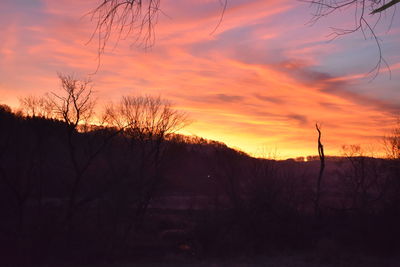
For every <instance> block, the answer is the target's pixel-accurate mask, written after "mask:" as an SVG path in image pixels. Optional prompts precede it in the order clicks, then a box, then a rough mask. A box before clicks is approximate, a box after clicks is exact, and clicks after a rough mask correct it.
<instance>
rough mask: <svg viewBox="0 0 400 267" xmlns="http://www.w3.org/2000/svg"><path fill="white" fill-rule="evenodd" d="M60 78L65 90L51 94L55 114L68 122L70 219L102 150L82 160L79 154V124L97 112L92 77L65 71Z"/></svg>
mask: <svg viewBox="0 0 400 267" xmlns="http://www.w3.org/2000/svg"><path fill="white" fill-rule="evenodd" d="M59 78H60V81H61V89H62V91H63V94H62V95H59V94H56V93H51V94H49V95H48V97H49V100H50V101H51V103H52V104H53V106H54V113H55V116H56V117H57V118H58V119H61V120H62V121H64V122H65V123H66V125H67V135H66V139H67V148H68V153H69V158H70V160H71V163H72V169H73V172H74V178H73V182H72V185H71V188H70V191H69V192H70V193H69V197H68V205H67V211H66V220H67V221H68V222H69V221H70V220H71V219H72V217H73V215H74V213H75V211H76V209H77V197H78V194H79V187H80V185H81V182H82V180H83V178H84V174H85V172H86V171H87V169H88V168H89V166H90V165H91V163H92V161H93V160H94V158H95V157H96V155H97V154H98V153H99V150H96V151H95V152H93V153H91V154H90V155H89V156H88V157H87V158H86V159H85V160H84V161H83V162H82V158H81V157H79V155H78V154H79V153H78V150H79V144H78V141H77V140H76V137H77V135H78V130H79V127H81V126H82V125H85V124H88V123H89V122H90V119H91V118H92V116H93V114H94V111H93V110H94V104H95V102H94V101H93V99H92V93H93V90H92V87H91V86H90V81H89V80H84V81H81V80H78V79H76V78H74V77H73V76H72V75H63V74H59ZM70 226H71V225H70Z"/></svg>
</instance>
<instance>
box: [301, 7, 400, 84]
mask: <svg viewBox="0 0 400 267" xmlns="http://www.w3.org/2000/svg"><path fill="white" fill-rule="evenodd" d="M302 1H303V2H306V3H310V4H311V6H313V7H315V13H314V15H313V18H312V19H311V21H310V23H311V24H314V23H316V22H317V21H319V20H320V19H322V18H324V17H326V16H329V15H332V14H333V13H339V12H341V11H344V10H349V9H350V10H352V11H353V13H354V26H353V27H352V28H345V29H341V28H336V27H332V30H333V32H332V33H331V34H330V36H331V37H332V39H335V38H337V37H341V36H343V35H347V34H351V33H355V32H359V31H361V32H362V34H363V35H364V38H365V39H366V38H367V34H370V36H371V38H372V39H373V40H374V41H375V43H376V46H377V49H378V60H377V63H376V65H375V66H374V67H373V69H372V70H371V71H370V73H374V78H375V77H376V75H378V73H379V71H380V69H381V67H382V64H383V65H385V66H386V67H387V68H388V70H389V71H390V68H389V65H388V64H387V62H386V60H385V59H384V57H383V52H382V47H381V40H380V39H379V37H378V34H377V33H376V32H375V28H376V26H377V24H379V23H380V22H381V19H382V13H383V12H392V13H391V14H390V15H391V21H390V26H391V24H392V21H393V18H394V16H395V13H396V4H398V3H399V2H400V0H392V1H390V2H389V1H385V0H302ZM390 26H389V28H390Z"/></svg>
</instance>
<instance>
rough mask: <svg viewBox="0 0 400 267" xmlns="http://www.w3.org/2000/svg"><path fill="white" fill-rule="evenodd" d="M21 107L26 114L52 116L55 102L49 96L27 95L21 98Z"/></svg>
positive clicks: (30, 115)
mask: <svg viewBox="0 0 400 267" xmlns="http://www.w3.org/2000/svg"><path fill="white" fill-rule="evenodd" d="M19 105H20V108H21V110H22V112H23V114H24V115H25V116H29V117H43V118H51V117H52V116H53V108H54V107H53V104H52V102H51V101H50V99H49V98H48V97H37V96H33V95H30V96H25V97H21V98H20V99H19Z"/></svg>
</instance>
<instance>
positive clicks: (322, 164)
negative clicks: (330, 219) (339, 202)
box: [314, 123, 325, 218]
mask: <svg viewBox="0 0 400 267" xmlns="http://www.w3.org/2000/svg"><path fill="white" fill-rule="evenodd" d="M315 128H316V129H317V132H318V155H319V160H320V168H319V173H318V179H317V190H316V196H315V200H314V201H315V203H314V205H315V206H314V209H315V215H316V217H317V218H320V216H321V207H320V202H321V182H322V176H323V174H324V169H325V154H324V146H323V145H322V143H321V126H319V125H318V124H317V123H316V124H315Z"/></svg>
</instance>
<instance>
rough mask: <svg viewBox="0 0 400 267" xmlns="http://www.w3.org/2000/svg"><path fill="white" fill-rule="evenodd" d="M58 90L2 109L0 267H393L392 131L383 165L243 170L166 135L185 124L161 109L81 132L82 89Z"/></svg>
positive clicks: (248, 164)
mask: <svg viewBox="0 0 400 267" xmlns="http://www.w3.org/2000/svg"><path fill="white" fill-rule="evenodd" d="M59 78H60V80H61V85H62V89H63V90H62V92H61V93H60V94H58V93H57V94H56V93H49V94H47V95H45V96H44V97H35V96H27V97H24V98H22V99H20V102H21V107H20V109H19V110H18V111H12V109H11V108H10V107H8V106H7V105H1V106H0V129H1V131H0V198H1V199H0V214H2V219H1V220H0V247H1V250H2V257H1V259H0V265H2V266H42V265H43V266H56V265H57V266H59V265H62V266H64V265H66V266H77V265H88V264H89V265H90V264H105V263H115V262H119V263H153V264H157V263H171V264H177V263H182V264H187V263H199V262H200V263H202V262H203V263H204V262H208V263H209V262H213V261H222V262H224V261H225V260H227V259H239V261H245V262H248V263H257V259H262V257H266V256H268V255H275V254H276V253H283V254H285V255H291V254H293V253H313V254H312V255H314V256H313V257H312V258H313V260H311V261H310V262H308V263H307V264H306V265H304V266H314V265H313V264H316V265H315V266H320V264H338V263H341V262H342V260H343V261H344V262H347V263H348V262H349V258H350V259H358V258H359V257H358V256H357V255H370V256H371V257H374V256H376V257H377V258H380V259H382V260H384V259H388V258H391V257H395V256H396V255H398V254H397V253H398V252H399V249H400V244H399V242H398V240H399V239H400V228H399V225H400V154H399V151H400V150H399V148H400V146H399V144H400V142H399V140H400V135H399V131H398V129H397V130H394V131H393V134H392V135H391V136H388V137H387V138H386V139H385V144H386V147H387V156H386V157H385V158H374V157H369V156H367V154H366V153H365V151H363V149H362V148H361V147H359V146H356V145H354V146H348V147H345V148H344V151H345V153H344V154H343V156H335V157H330V156H325V155H324V154H323V151H322V155H321V151H320V155H319V156H309V157H307V158H296V159H287V160H277V159H273V158H269V159H267V158H255V157H252V156H249V155H248V154H246V153H244V152H241V151H238V150H235V149H232V148H229V147H228V146H226V145H225V144H223V143H221V142H217V141H211V140H206V139H203V138H201V137H196V136H185V135H182V134H178V133H176V131H177V130H179V129H181V128H183V127H185V125H187V124H188V123H190V119H189V118H188V116H187V115H186V114H185V113H182V112H180V111H177V110H175V109H174V108H173V107H172V105H171V104H170V103H169V102H168V101H166V100H163V99H161V98H160V97H152V96H126V97H122V99H121V101H120V102H119V103H114V104H112V103H111V104H109V105H108V106H106V107H104V112H103V113H104V114H103V115H102V116H99V115H98V116H97V118H101V119H98V122H97V123H93V120H92V119H93V116H94V107H95V101H93V99H94V98H93V94H92V91H91V87H90V86H89V83H88V82H85V81H80V80H77V79H75V78H73V76H68V75H61V74H60V75H59ZM317 126H318V125H317ZM317 129H318V131H319V130H320V129H319V128H318V127H317ZM311 138H315V140H316V141H317V138H316V136H315V137H311ZM316 144H317V142H316ZM320 146H323V145H322V144H321V143H320ZM320 148H321V147H320ZM322 163H323V164H322ZM322 166H323V168H321V167H322ZM274 253H275V254H274ZM358 263H359V264H360V265H359V266H363V263H360V262H358ZM68 264H70V265H68ZM227 264H228V265H229V262H228V263H227ZM296 266H297V265H296ZM300 266H303V265H300ZM334 266H336V265H334ZM343 266H348V265H343ZM352 266H358V265H352ZM364 266H365V265H364ZM372 266H373V265H372ZM375 266H376V265H375ZM387 266H391V265H387ZM393 266H395V265H393Z"/></svg>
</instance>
